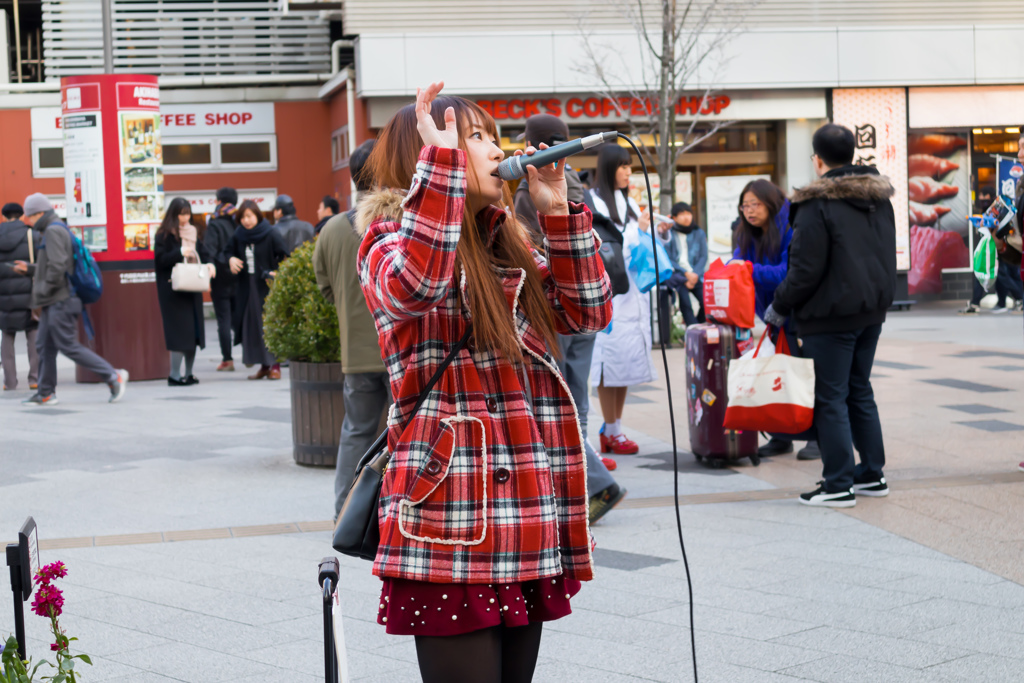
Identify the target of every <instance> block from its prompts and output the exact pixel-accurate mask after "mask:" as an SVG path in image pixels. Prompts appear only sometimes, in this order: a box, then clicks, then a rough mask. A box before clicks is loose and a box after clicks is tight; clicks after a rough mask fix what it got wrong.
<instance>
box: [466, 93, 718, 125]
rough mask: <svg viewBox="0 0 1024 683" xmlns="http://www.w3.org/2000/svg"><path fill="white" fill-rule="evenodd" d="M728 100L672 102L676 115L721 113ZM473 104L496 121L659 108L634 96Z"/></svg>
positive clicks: (630, 113)
mask: <svg viewBox="0 0 1024 683" xmlns="http://www.w3.org/2000/svg"><path fill="white" fill-rule="evenodd" d="M731 102H732V100H731V99H730V98H729V96H728V95H716V96H713V97H711V96H709V97H703V98H702V97H698V96H692V97H680V98H679V101H678V102H676V105H675V110H676V116H683V115H690V116H695V115H697V114H698V113H699V114H701V115H702V116H708V115H712V114H721V113H722V111H723V110H724V109H726V108H727V107H728V106H729V104H730V103H731ZM476 103H477V104H479V105H480V107H481V108H482V109H483V110H484V111H486V112H487V113H488V114H490V115H491V116H493V117H494V118H495V119H496V120H499V121H503V120H509V119H528V118H530V117H531V116H534V115H536V114H551V115H552V116H562V115H563V114H564V115H565V116H568V117H569V118H570V119H578V118H581V117H583V118H592V119H596V118H609V117H616V118H624V117H627V116H647V115H651V114H655V115H656V114H657V113H658V112H659V111H660V109H661V107H660V106H659V105H658V102H657V101H656V100H654V99H652V98H638V97H619V98H616V99H612V98H610V97H586V98H581V97H570V98H569V99H567V100H565V102H564V103H563V102H562V100H561V99H559V98H557V97H548V98H536V99H508V100H477V102H476Z"/></svg>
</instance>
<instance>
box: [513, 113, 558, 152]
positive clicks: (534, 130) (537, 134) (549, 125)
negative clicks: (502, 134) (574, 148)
mask: <svg viewBox="0 0 1024 683" xmlns="http://www.w3.org/2000/svg"><path fill="white" fill-rule="evenodd" d="M523 138H524V139H526V140H528V141H529V142H530V144H531V145H533V146H535V147H536V146H537V145H539V144H540V143H542V142H543V143H545V144H547V145H548V146H549V147H551V146H554V145H557V144H559V143H561V142H565V141H566V140H568V139H569V126H567V125H565V121H563V120H562V119H560V118H558V117H557V116H552V115H551V114H536V115H534V116H531V117H530V118H528V119H526V132H525V133H524V134H523Z"/></svg>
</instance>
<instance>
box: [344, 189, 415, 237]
mask: <svg viewBox="0 0 1024 683" xmlns="http://www.w3.org/2000/svg"><path fill="white" fill-rule="evenodd" d="M405 194H406V193H405V192H399V191H398V190H392V189H389V188H385V189H381V190H373V191H370V192H367V193H366V194H364V195H363V196H362V197H360V199H359V206H358V207H357V208H356V220H355V225H354V226H353V227H354V228H355V230H356V234H358V235H365V234H366V231H367V230H368V229H369V228H370V224H371V223H373V222H374V221H375V220H377V219H378V218H388V219H391V220H395V221H401V220H402V202H404V201H405Z"/></svg>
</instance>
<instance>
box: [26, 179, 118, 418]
mask: <svg viewBox="0 0 1024 683" xmlns="http://www.w3.org/2000/svg"><path fill="white" fill-rule="evenodd" d="M24 211H25V217H24V218H23V219H22V221H23V222H24V223H25V225H26V226H28V227H32V228H35V230H36V231H37V232H40V233H42V236H43V237H42V241H41V243H40V245H39V260H38V262H37V263H36V268H35V275H34V276H33V279H32V306H33V307H34V308H38V309H40V312H39V332H38V336H37V340H36V348H37V349H38V351H39V360H40V363H39V365H40V373H39V389H38V390H37V391H36V393H35V394H34V395H33V396H32V397H31V398H28V399H26V400H25V401H22V404H23V405H35V406H42V405H47V406H50V405H56V404H57V393H56V389H57V352H58V351H59V352H61V353H63V354H64V355H65V356H67V357H68V358H70V359H71V360H73V361H75V363H77V364H78V365H80V366H82V367H83V368H85V369H86V370H88V371H90V372H92V373H93V374H96V375H99V376H100V377H102V378H103V379H104V380H105V381H106V383H107V386H108V387H109V388H110V402H111V403H117V402H118V401H120V400H121V398H123V397H124V392H125V390H126V389H127V387H128V371H127V370H115V369H114V366H112V365H111V364H110V363H108V362H107V361H105V360H104V359H103V358H101V357H100V356H99V355H97V354H96V353H95V352H94V351H91V350H89V349H87V348H86V347H85V346H83V345H82V344H81V342H79V341H78V316H80V315H81V314H82V304H83V298H82V297H84V298H85V299H88V300H89V301H88V302H91V301H95V299H96V298H98V287H99V278H98V275H99V269H98V268H96V262H95V261H94V260H92V257H91V255H90V254H89V252H88V251H86V249H85V247H84V246H83V245H82V242H81V240H79V239H78V238H77V237H75V236H74V235H73V234H72V233H71V230H70V229H69V228H68V226H67V224H65V223H64V221H62V220H61V219H60V218H58V217H57V214H56V213H55V212H54V210H53V205H52V204H51V203H50V200H49V199H47V198H46V197H45V196H44V195H42V194H40V193H38V192H36V193H35V194H31V195H29V196H28V197H27V198H26V199H25V205H24ZM80 295H81V296H80Z"/></svg>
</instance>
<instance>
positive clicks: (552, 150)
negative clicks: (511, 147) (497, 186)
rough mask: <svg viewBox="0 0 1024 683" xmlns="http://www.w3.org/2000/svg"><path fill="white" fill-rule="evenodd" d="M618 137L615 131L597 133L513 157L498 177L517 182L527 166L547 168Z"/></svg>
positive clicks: (505, 163)
mask: <svg viewBox="0 0 1024 683" xmlns="http://www.w3.org/2000/svg"><path fill="white" fill-rule="evenodd" d="M618 137H619V134H618V133H617V132H615V131H610V132H608V133H596V134H594V135H588V136H587V137H585V138H577V139H576V140H570V141H569V142H563V143H562V144H560V145H555V146H554V147H548V148H547V149H542V150H540V151H537V152H534V153H533V154H529V155H527V154H520V155H518V156H511V157H509V158H508V159H505V160H504V161H503V162H501V164H499V165H498V175H500V176H501V179H502V180H516V179H518V178H522V177H523V176H524V175H526V167H527V166H547V165H548V164H553V163H555V162H556V161H559V160H561V159H564V158H566V157H568V156H572V155H573V154H578V153H579V152H582V151H583V150H585V149H590V148H591V147H597V146H598V145H603V144H604V143H606V142H614V141H615V140H616V139H617V138H618Z"/></svg>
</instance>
